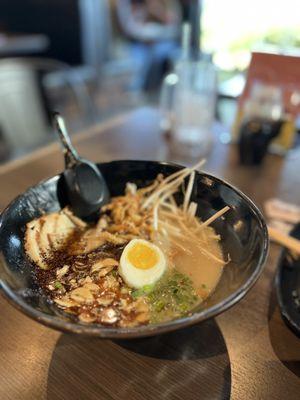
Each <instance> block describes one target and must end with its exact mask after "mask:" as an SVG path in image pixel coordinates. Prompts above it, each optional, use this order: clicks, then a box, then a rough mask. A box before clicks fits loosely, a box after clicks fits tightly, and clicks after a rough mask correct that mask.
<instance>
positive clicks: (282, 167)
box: [0, 108, 300, 400]
mask: <svg viewBox="0 0 300 400" xmlns="http://www.w3.org/2000/svg"><path fill="white" fill-rule="evenodd" d="M74 143H75V145H76V147H77V149H78V150H79V152H80V153H81V154H82V155H83V156H85V157H88V158H90V159H92V160H94V161H106V160H111V159H120V158H122V159H128V158H130V159H154V160H166V159H172V156H171V155H170V154H168V151H167V149H166V146H165V143H164V141H163V139H162V137H161V135H160V133H159V126H158V114H157V112H156V111H155V110H153V109H149V108H143V109H138V110H136V111H134V112H132V113H130V114H127V115H122V116H120V117H118V118H116V119H114V120H110V121H108V122H106V123H104V124H101V125H98V126H94V127H92V128H91V129H89V130H88V131H86V132H82V133H81V134H79V135H77V136H75V137H74ZM183 162H184V161H183ZM62 168H63V162H62V156H61V154H60V152H59V147H58V146H57V145H55V144H53V145H50V146H48V147H46V148H44V149H41V150H38V151H36V152H35V153H32V154H31V155H30V156H27V157H25V158H24V159H21V160H17V161H15V162H12V163H9V164H6V165H4V166H2V167H0V182H1V194H0V208H4V207H5V205H6V204H7V203H8V202H9V201H10V200H12V199H13V198H14V197H15V196H16V195H18V194H19V193H21V192H23V191H24V190H25V189H26V188H27V187H28V186H30V185H33V184H35V183H37V182H38V181H39V180H41V179H45V178H47V177H50V176H51V175H53V174H56V173H57V172H59V171H61V170H62ZM205 169H206V170H207V171H209V172H210V173H213V174H216V175H218V176H220V177H223V178H225V179H226V180H228V181H230V182H231V183H232V184H234V185H235V186H237V187H239V188H240V189H241V190H243V191H244V192H245V193H246V194H247V195H249V196H250V197H251V198H252V199H253V200H254V201H255V202H256V203H257V204H258V205H259V206H260V207H262V205H263V203H264V201H265V200H266V199H268V198H270V197H273V196H276V197H279V198H281V199H283V200H287V201H290V202H294V203H298V204H299V203H300V185H299V183H300V172H299V171H300V151H299V150H294V151H291V152H290V153H289V155H288V156H287V157H286V158H285V159H283V158H280V157H276V156H268V157H267V159H266V160H265V163H264V165H263V166H262V167H259V168H257V167H254V168H246V167H241V166H239V165H238V163H237V154H236V148H235V147H234V146H229V145H222V144H221V143H220V142H219V141H217V140H216V143H215V146H214V149H213V152H212V154H211V155H210V157H209V159H208V162H207V164H206V168H205ZM279 252H280V248H279V247H276V246H275V245H272V246H271V251H270V254H269V257H268V262H267V265H266V268H265V270H264V272H263V274H262V276H261V278H260V279H259V281H258V283H257V284H256V285H255V287H254V288H253V289H252V290H251V291H250V293H249V294H248V295H247V296H246V298H244V299H243V300H242V301H241V302H240V303H239V304H237V305H236V306H234V307H233V308H232V309H230V310H229V311H227V312H225V313H224V314H222V315H220V316H219V317H217V318H216V319H214V320H210V321H207V322H205V323H202V324H200V325H198V326H195V327H192V328H188V329H185V330H182V331H178V332H174V333H171V334H167V335H164V336H160V337H154V338H149V339H143V340H138V341H131V342H130V341H108V340H107V341H104V340H99V339H90V338H83V337H78V336H72V335H67V334H61V333H59V332H56V331H53V330H50V329H48V328H45V327H43V326H41V325H39V324H38V323H36V322H34V321H32V320H30V319H29V318H27V317H25V316H23V315H22V314H21V313H20V312H18V311H16V310H15V309H14V308H13V307H12V306H10V305H9V304H8V303H7V302H6V301H5V300H4V299H2V298H1V299H0V305H1V313H0V327H1V328H0V329H1V331H0V332H1V335H0V354H1V362H0V399H5V400H18V399H20V400H21V399H22V400H35V399H36V400H40V399H49V400H68V399H72V400H75V399H78V400H79V399H80V400H81V399H82V400H85V399H118V400H121V399H129V400H131V399H132V400H135V399H178V400H179V399H185V400H188V399H209V400H211V399H229V398H231V399H234V400H244V399H245V400H252V399H253V400H258V399H262V400H264V399H272V400H277V399H278V400H281V399H289V400H293V399H295V400H296V399H299V398H300V341H299V339H298V338H297V337H296V336H295V335H294V334H293V333H291V332H290V331H289V329H288V328H287V327H286V326H285V325H284V323H283V322H282V320H281V317H280V314H279V311H278V306H277V302H276V297H275V294H274V289H273V278H274V273H275V269H276V263H277V259H278V255H279Z"/></svg>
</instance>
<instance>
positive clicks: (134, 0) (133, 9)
mask: <svg viewBox="0 0 300 400" xmlns="http://www.w3.org/2000/svg"><path fill="white" fill-rule="evenodd" d="M116 5H117V16H118V21H119V24H120V27H121V30H122V31H123V33H124V34H125V35H126V36H127V38H128V39H129V40H130V42H131V52H132V56H133V58H134V62H135V64H136V66H137V70H138V74H137V76H136V78H135V81H134V82H133V85H132V86H133V89H152V88H154V87H157V86H158V84H159V83H160V81H161V79H162V77H163V74H164V73H165V72H166V70H167V69H168V66H169V64H170V63H171V62H172V60H173V59H174V58H175V57H176V55H177V53H178V39H179V36H180V25H181V21H182V16H181V8H180V4H179V2H178V1H177V0H117V3H116Z"/></svg>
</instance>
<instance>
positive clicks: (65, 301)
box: [54, 296, 77, 307]
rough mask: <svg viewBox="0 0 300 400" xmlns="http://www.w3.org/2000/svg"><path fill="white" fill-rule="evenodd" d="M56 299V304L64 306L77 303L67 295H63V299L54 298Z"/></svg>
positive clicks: (71, 305) (72, 305)
mask: <svg viewBox="0 0 300 400" xmlns="http://www.w3.org/2000/svg"><path fill="white" fill-rule="evenodd" d="M54 301H55V303H56V304H58V305H59V306H62V307H74V306H76V305H77V304H76V303H75V302H74V301H73V300H71V299H69V298H68V297H67V296H65V297H62V298H61V299H58V298H57V299H54Z"/></svg>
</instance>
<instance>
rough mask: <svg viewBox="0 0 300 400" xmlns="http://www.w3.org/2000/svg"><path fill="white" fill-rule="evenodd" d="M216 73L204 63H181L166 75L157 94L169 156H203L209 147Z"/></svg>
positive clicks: (214, 105)
mask: <svg viewBox="0 0 300 400" xmlns="http://www.w3.org/2000/svg"><path fill="white" fill-rule="evenodd" d="M216 88H217V85H216V71H215V69H214V67H213V65H212V64H211V63H209V62H206V61H205V62H204V61H197V62H191V61H182V62H179V63H178V64H177V66H176V69H175V73H172V74H169V75H168V76H167V77H166V78H165V80H164V83H163V87H162V91H161V101H160V109H161V115H162V119H161V127H162V129H163V130H164V131H168V132H169V137H170V140H169V146H170V150H171V151H172V153H174V154H176V155H179V156H184V157H191V158H196V157H203V156H206V155H207V154H208V153H209V151H210V149H211V147H212V144H213V130H212V126H213V123H214V119H215V109H216Z"/></svg>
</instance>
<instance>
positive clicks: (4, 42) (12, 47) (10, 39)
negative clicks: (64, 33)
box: [0, 34, 49, 57]
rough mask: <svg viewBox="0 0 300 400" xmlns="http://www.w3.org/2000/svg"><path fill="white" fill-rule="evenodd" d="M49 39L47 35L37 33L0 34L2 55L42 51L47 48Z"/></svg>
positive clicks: (0, 55)
mask: <svg viewBox="0 0 300 400" xmlns="http://www.w3.org/2000/svg"><path fill="white" fill-rule="evenodd" d="M48 45H49V40H48V38H47V36H45V35H41V34H35V35H32V34H31V35H28V34H26V35H24V34H23V35H22V34H18V35H6V34H1V35H0V57H15V56H20V55H24V54H25V55H28V54H35V53H42V52H43V51H45V50H46V49H47V47H48Z"/></svg>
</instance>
